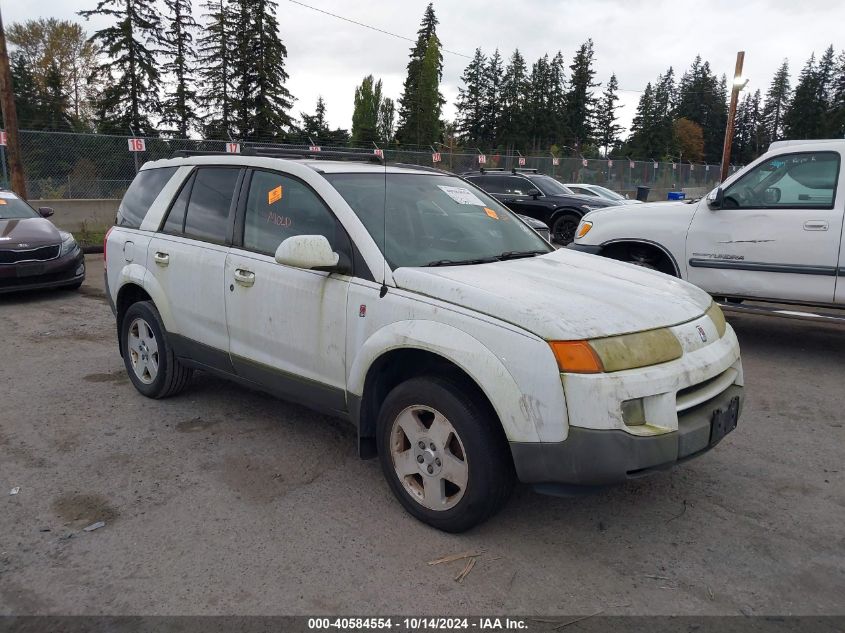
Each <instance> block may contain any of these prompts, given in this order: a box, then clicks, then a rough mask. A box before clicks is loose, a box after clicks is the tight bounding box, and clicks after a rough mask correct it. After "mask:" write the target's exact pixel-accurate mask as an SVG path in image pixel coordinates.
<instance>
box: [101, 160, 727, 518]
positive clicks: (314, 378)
mask: <svg viewBox="0 0 845 633" xmlns="http://www.w3.org/2000/svg"><path fill="white" fill-rule="evenodd" d="M106 261H107V265H106V282H107V286H108V293H109V296H110V299H111V302H112V307H113V309H114V311H115V315H116V317H117V327H118V334H119V344H120V352H121V354H122V355H123V358H124V361H125V364H126V369H127V371H128V373H129V377H130V378H131V380H132V382H133V384H134V385H135V387H136V388H137V389H138V390H139V391H140V392H141V393H143V394H144V395H146V396H149V397H152V398H161V397H165V396H170V395H174V394H176V393H177V392H179V391H180V390H181V389H183V388H184V387H185V385H186V384H187V382H188V379H189V377H190V374H191V371H192V370H194V369H200V370H204V371H209V372H213V373H215V374H218V375H220V376H224V377H227V378H231V379H233V380H235V381H237V382H239V383H242V384H244V385H248V386H251V387H257V388H261V389H264V390H267V391H269V392H272V393H274V394H278V395H279V396H281V397H284V398H288V399H290V400H295V401H297V402H301V403H303V404H306V405H309V406H311V407H313V408H315V409H318V410H321V411H325V412H328V413H331V414H334V415H338V416H342V417H345V418H347V419H349V420H350V421H351V422H352V423H353V424H354V425H355V426H356V428H357V430H358V438H359V450H360V454H361V455H362V456H363V457H373V456H375V455H378V457H379V458H380V460H381V465H382V468H383V471H384V474H385V477H386V478H387V481H388V483H389V485H390V487H391V488H392V490H393V492H394V493H395V495H396V496H397V498H398V499H399V500H400V502H401V503H402V504H403V506H404V507H405V508H406V509H407V510H408V511H409V512H410V513H411V514H413V515H414V516H415V517H417V518H419V519H420V520H422V521H425V522H427V523H429V524H431V525H433V526H435V527H438V528H440V529H443V530H448V531H461V530H465V529H467V528H469V527H471V526H473V525H475V524H477V523H478V522H480V521H483V520H484V519H486V518H487V517H489V516H490V515H492V514H493V513H494V512H495V511H496V510H497V509H498V508H500V507H501V506H502V505H503V504H504V502H505V501H506V499H507V497H508V494H509V492H510V490H511V487H512V483H513V481H514V479H515V477H516V478H518V479H520V480H521V481H523V482H526V483H529V484H533V485H534V486H535V487H537V488H538V489H540V490H542V491H545V492H552V493H561V492H567V491H569V490H571V488H572V487H573V486H579V487H583V486H601V485H606V484H611V483H614V482H618V481H623V480H626V479H628V478H631V477H636V476H639V475H641V474H645V473H648V472H651V471H653V470H656V469H660V468H664V467H667V466H669V465H671V464H674V463H676V462H678V461H680V460H682V459H685V458H687V457H691V456H695V455H698V454H700V453H702V452H704V451H706V450H707V449H708V448H710V447H712V446H713V445H715V444H716V443H717V442H719V440H721V439H722V437H724V435H725V434H726V433H728V432H729V431H731V430H732V429H733V428H734V427H735V426H736V422H737V418H738V416H739V411H740V405H741V402H742V384H743V375H742V365H741V362H740V355H739V346H738V344H737V340H736V336H735V335H734V333H733V330H732V329H731V328H730V326H728V325H726V323H725V321H724V318H723V316H722V313H721V312H720V310H719V308H718V307H717V306H715V305H714V304H713V303H712V301H711V299H710V297H709V296H708V295H707V294H706V293H705V292H703V291H701V290H699V289H697V288H695V287H694V286H692V285H690V284H687V283H685V282H683V281H680V280H677V279H672V278H670V277H667V276H666V275H662V274H659V273H655V272H652V271H648V270H643V269H641V268H638V267H635V266H630V265H627V264H622V263H618V262H614V261H610V260H606V259H601V258H596V257H591V256H588V255H583V254H581V253H574V252H571V251H567V250H565V249H564V250H558V251H555V250H554V248H553V247H552V246H550V245H549V244H548V243H547V242H545V241H544V240H543V239H541V238H540V237H539V236H538V235H537V234H536V233H535V232H534V231H533V230H531V229H530V228H529V227H528V226H527V225H526V224H524V223H523V222H522V221H521V220H520V219H518V217H517V216H515V215H514V214H513V213H512V212H510V211H508V209H506V208H505V207H503V206H502V205H501V204H499V203H498V202H496V200H494V199H493V198H492V197H490V196H489V195H487V194H486V193H484V192H483V191H481V190H480V189H478V188H476V187H474V186H473V185H471V184H470V183H468V182H466V181H464V180H462V179H461V178H459V177H457V176H453V175H449V174H446V173H444V172H439V171H437V170H431V169H427V168H417V167H412V166H402V165H391V166H385V165H381V164H372V163H370V162H366V161H359V162H354V161H350V160H346V161H342V160H326V159H319V160H318V159H316V158H315V157H310V156H306V157H300V158H298V159H294V158H279V157H269V156H258V155H255V156H246V155H241V156H225V155H210V156H189V157H183V158H177V159H172V160H163V161H157V162H153V163H148V164H146V165H144V167H143V168H142V170H141V171H140V172H139V174H138V176H137V177H136V179H135V181H134V182H133V183H132V185H131V187H130V188H129V190H128V191H127V193H126V196H125V197H124V199H123V202H122V203H121V206H120V210H119V212H118V217H117V222H116V226H115V227H114V228H113V229H112V230H111V231H110V232H109V234H108V235H107V237H106Z"/></svg>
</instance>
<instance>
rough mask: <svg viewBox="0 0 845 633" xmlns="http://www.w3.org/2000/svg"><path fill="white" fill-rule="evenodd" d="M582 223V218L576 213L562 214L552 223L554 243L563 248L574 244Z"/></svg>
mask: <svg viewBox="0 0 845 633" xmlns="http://www.w3.org/2000/svg"><path fill="white" fill-rule="evenodd" d="M580 222H581V216H580V215H578V214H576V213H561V214H560V215H559V216H557V217H556V218H555V221H554V222H552V226H551V229H552V241H553V242H555V243H557V244H560V245H562V246H566V245H567V244H570V243H572V241H573V240H574V239H575V231H576V230H577V229H578V224H579V223H580Z"/></svg>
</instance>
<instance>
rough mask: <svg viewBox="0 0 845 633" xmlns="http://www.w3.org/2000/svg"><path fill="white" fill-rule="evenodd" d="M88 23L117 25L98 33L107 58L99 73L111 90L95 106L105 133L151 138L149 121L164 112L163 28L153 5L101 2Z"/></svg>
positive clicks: (136, 0) (132, 0)
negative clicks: (159, 57) (101, 20)
mask: <svg viewBox="0 0 845 633" xmlns="http://www.w3.org/2000/svg"><path fill="white" fill-rule="evenodd" d="M79 14H80V15H81V16H83V17H85V18H86V19H88V18H90V17H91V16H106V17H110V18H113V19H114V23H113V24H112V25H110V26H107V27H104V28H102V29H100V30H99V31H96V32H95V33H94V35H93V36H91V38H90V40H91V41H95V42H99V43H100V45H101V47H102V51H103V54H104V55H105V57H106V60H105V62H104V63H102V64H100V65H99V67H98V68H97V70H98V71H99V72H100V73H102V74H103V75H104V76H105V77H106V78H107V79H106V82H105V83H106V85H105V87H104V89H103V91H102V93H101V94H100V96H99V99H98V101H97V103H96V105H95V111H96V115H95V116H96V118H97V124H98V128H99V129H100V131H109V132H117V133H121V134H125V133H126V132H127V131H128V130H129V129H131V130H132V132H133V133H134V134H138V135H142V136H144V135H151V134H155V129H154V127H153V124H152V123H151V119H150V117H151V116H152V117H156V116H158V115H159V114H160V112H161V106H160V102H159V88H160V85H161V77H160V73H159V69H158V63H157V62H156V59H155V51H156V49H157V48H158V46H159V44H160V43H161V22H160V20H159V16H158V12H157V11H156V9H155V6H154V3H153V1H152V0H100V1H99V2H98V3H97V6H96V8H94V9H92V10H90V11H80V12H79Z"/></svg>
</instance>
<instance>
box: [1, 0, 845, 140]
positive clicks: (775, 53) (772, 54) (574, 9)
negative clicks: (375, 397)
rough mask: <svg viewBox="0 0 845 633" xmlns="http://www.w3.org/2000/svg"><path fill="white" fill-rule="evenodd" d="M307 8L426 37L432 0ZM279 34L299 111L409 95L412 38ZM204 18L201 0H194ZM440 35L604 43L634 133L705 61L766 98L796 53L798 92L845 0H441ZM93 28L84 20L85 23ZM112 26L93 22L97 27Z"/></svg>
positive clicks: (838, 29) (70, 0)
mask: <svg viewBox="0 0 845 633" xmlns="http://www.w3.org/2000/svg"><path fill="white" fill-rule="evenodd" d="M302 2H303V3H305V4H309V5H311V6H313V7H317V8H320V9H323V10H325V11H329V12H332V13H336V14H338V15H341V16H344V17H347V18H350V19H354V20H356V21H358V22H363V23H366V24H369V25H372V26H374V27H378V28H381V29H384V30H386V31H391V32H393V33H396V34H399V35H402V36H405V37H409V38H415V37H416V31H417V28H418V27H419V22H420V19H421V17H422V13H423V11H424V9H425V6H426V4H428V0H367V1H366V2H349V1H348V0H346V1H343V0H302ZM278 3H279V10H278V19H279V28H280V31H281V36H282V39H283V41H284V43H285V45H286V46H287V49H288V61H287V70H288V73H289V74H290V80H289V82H288V88H289V90H290V91H291V92H292V93H293V95H294V96H295V97H296V99H297V101H296V103H295V104H294V108H293V114H294V115H295V116H297V117H298V116H299V112H300V111H305V112H306V113H313V110H314V105H315V103H316V100H317V96H318V95H323V97H324V99H325V100H326V104H327V107H328V112H327V114H328V118H329V121H330V123H331V125H332V126H339V127H344V128H349V127H350V125H351V118H352V101H353V95H354V91H355V86H356V85H357V84H359V83H360V81H361V79H362V78H363V77H364V76H365V75H368V74H370V73H372V74H373V75H375V76H376V77H377V78H379V77H380V78H381V79H382V80H383V82H384V86H385V94H386V96H390V97H393V98H394V99H397V98H398V97H399V95H400V93H401V89H402V82H403V80H404V76H405V66H406V64H407V62H408V52H409V48H410V46H411V45H412V44H411V43H410V42H407V41H404V40H401V39H397V38H395V37H391V36H389V35H384V34H381V33H377V32H374V31H371V30H368V29H365V28H362V27H360V26H356V25H353V24H349V23H347V22H344V21H341V20H338V19H337V18H334V17H330V16H328V15H324V14H321V13H318V12H316V11H313V10H311V9H307V8H305V7H302V6H298V5H297V4H294V3H293V2H291V1H290V0H278ZM95 5H96V0H0V7H2V11H3V21H4V22H5V23H6V24H10V23H12V22H18V21H23V20H26V19H29V18H37V17H58V18H68V19H77V20H82V19H81V18H79V17H77V16H76V15H75V13H76V12H77V11H79V10H81V9H89V8H93V7H94V6H95ZM194 6H195V10H196V11H197V12H199V2H198V0H194ZM434 7H435V11H436V13H437V17H438V19H439V20H440V25H439V27H438V35H439V36H440V40H441V42H442V44H443V46H444V48H446V49H448V50H449V51H454V52H455V53H461V54H463V55H467V56H471V55H472V53H473V51H474V50H475V48H476V47H481V49H482V50H483V51H484V52H485V53H491V52H492V51H493V50H494V49H495V48H497V47H498V48H499V50H500V51H501V53H502V55H503V56H504V57H506V58H507V57H508V56H510V54H511V53H512V52H513V49H514V48H519V50H520V51H521V52H522V53H523V55H524V56H525V58H526V60H527V62H528V64H529V66H530V64H531V63H532V62H533V61H534V60H535V59H537V58H538V57H540V56H542V55H543V53H546V52H548V53H549V54H550V55H552V54H554V53H555V52H556V51H557V50H561V51H562V52H563V55H564V57H565V58H566V62H567V64H569V63H570V61H571V58H572V55H573V54H574V52H575V49H576V48H577V47H578V46H579V44H581V43H582V42H583V41H584V40H586V39H587V38H589V37H592V38H593V41H594V42H595V51H596V63H595V68H596V71H597V75H596V79H597V81H600V82H606V81H607V79H608V77H610V75H611V73H614V72H615V73H616V76H617V78H618V79H619V85H620V87H621V88H622V89H623V91H622V92H621V93H620V96H621V98H622V99H621V103H622V105H623V107H622V109H621V110H620V111H619V116H620V122H621V123H622V124H623V125H624V126H625V127H629V126H630V122H631V118H632V117H633V115H634V110H635V108H636V104H637V100H638V98H639V93H640V91H642V89H643V88H644V86H645V84H646V82H648V81H652V80H653V79H654V78H655V77H656V76H657V75H658V73H661V72H663V71H664V70H665V69H666V68H667V67H668V66H670V65H672V66H674V67H675V69H676V73H677V75H678V76H680V74H681V73H682V72H683V70H684V69H685V68H687V67H688V66H689V64H690V63H691V62H692V60H693V58H694V57H695V55H696V54H701V56H702V57H703V58H704V59H706V60H709V61H710V63H711V65H712V67H713V69H714V71H715V72H717V73H718V74H721V73H726V74H728V75H729V77H730V76H731V75H732V73H733V68H734V61H735V57H736V51H737V50H745V51H746V57H745V72H744V75H745V76H747V77H748V78H749V79H750V83H749V84H748V89H751V90H755V89H757V88H760V89H761V90H762V91H763V92H764V93H765V90H766V88H767V87H768V84H769V82H770V80H771V77H772V75H773V73H774V71H775V70H776V68H777V67H778V66H779V65H780V63H781V61H782V60H783V59H784V58H785V57H787V58H789V61H790V69H791V72H792V79H793V86H794V85H795V77H796V76H797V74H798V72H799V70H800V68H801V67H802V66H803V65H804V62H805V61H806V59H807V58H808V57H809V55H810V53H812V52H814V51H815V52H816V54H817V56H818V55H819V54H820V53H821V52H822V51H823V50H824V49H825V48H827V46H828V45H829V44H833V45H834V47H835V48H836V49H837V50H839V49H842V48H845V31H843V25H845V2H842V1H841V0H839V1H837V0H802V1H798V0H741V1H740V0H701V1H698V2H692V1H688V0H589V1H585V0H578V1H575V0H521V1H518V2H517V1H514V0H510V1H508V2H501V1H498V2H493V0H484V1H482V0H435V2H434ZM83 22H84V21H83ZM102 24H104V22H103V21H102V19H100V20H92V21H90V22H89V23H88V24H86V25H85V26H86V28H88V29H90V30H94V29H95V28H98V27H100V26H102ZM443 61H444V72H443V84H442V86H441V90H442V92H443V94H444V96H445V97H446V101H447V105H446V107H445V116H446V117H447V118H450V119H451V118H453V117H454V114H455V110H454V102H455V98H456V96H457V93H458V87H459V85H460V76H461V73H462V72H463V69H464V67H465V66H466V65H467V63H468V61H469V60H468V59H467V58H466V57H463V56H461V55H457V54H452V53H449V52H445V51H444V53H443ZM600 91H601V88H599V89H597V92H600Z"/></svg>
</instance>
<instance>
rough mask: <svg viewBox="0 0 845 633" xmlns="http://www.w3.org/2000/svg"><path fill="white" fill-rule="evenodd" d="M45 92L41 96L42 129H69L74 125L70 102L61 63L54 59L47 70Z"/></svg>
mask: <svg viewBox="0 0 845 633" xmlns="http://www.w3.org/2000/svg"><path fill="white" fill-rule="evenodd" d="M45 82H46V84H45V86H44V92H43V94H42V96H41V99H40V101H41V108H40V110H41V119H42V125H41V129H46V130H51V131H61V130H67V129H68V128H70V127H71V126H72V120H71V117H70V115H69V112H70V102H69V99H68V95H67V93H66V92H65V89H64V81H63V78H62V73H61V70H59V65H58V64H57V63H56V62H55V61H54V62H53V63H52V64H51V65H50V68H49V69H48V70H47V76H46V77H45Z"/></svg>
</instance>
